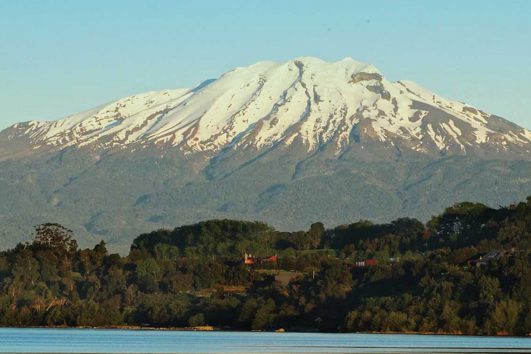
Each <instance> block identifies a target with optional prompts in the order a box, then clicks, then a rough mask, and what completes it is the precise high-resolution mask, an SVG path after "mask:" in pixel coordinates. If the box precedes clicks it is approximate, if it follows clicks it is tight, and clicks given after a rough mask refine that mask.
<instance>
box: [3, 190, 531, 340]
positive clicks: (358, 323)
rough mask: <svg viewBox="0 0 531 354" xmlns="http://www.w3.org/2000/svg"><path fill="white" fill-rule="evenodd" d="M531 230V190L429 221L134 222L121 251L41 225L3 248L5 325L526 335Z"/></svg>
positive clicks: (530, 314) (529, 328)
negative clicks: (506, 201)
mask: <svg viewBox="0 0 531 354" xmlns="http://www.w3.org/2000/svg"><path fill="white" fill-rule="evenodd" d="M530 236H531V197H528V198H527V200H526V201H525V202H521V203H518V204H516V205H511V206H508V207H500V208H498V209H493V208H489V207H487V206H485V205H482V204H477V203H468V202H465V203H459V204H456V205H454V206H452V207H449V208H447V209H446V210H445V211H444V212H443V213H442V214H440V215H438V216H435V217H433V218H432V219H431V220H430V221H428V222H427V223H422V222H420V221H418V220H415V219H410V218H402V219H398V220H395V221H393V222H390V223H385V224H374V223H372V222H370V221H367V220H360V221H358V222H355V223H352V224H348V225H341V226H337V227H335V228H332V229H326V228H325V227H324V225H323V224H322V223H314V224H312V225H311V226H310V228H309V229H308V230H306V231H298V232H280V231H277V230H275V229H274V228H272V227H270V226H268V225H266V224H264V223H261V222H249V221H236V220H210V221H205V222H200V223H197V224H194V225H186V226H181V227H177V228H175V229H174V230H157V231H153V232H151V233H147V234H142V235H140V236H138V237H137V238H136V239H135V240H134V241H133V243H132V245H131V249H130V252H129V254H128V255H127V256H120V255H118V254H111V253H109V252H108V250H107V247H106V245H105V243H104V242H103V241H102V242H100V243H99V244H97V245H95V246H94V247H93V248H91V249H79V247H78V245H77V242H76V241H75V240H74V235H73V233H72V231H70V230H68V229H67V228H65V227H63V226H61V225H58V224H53V223H49V224H43V225H39V226H37V227H36V228H35V231H34V235H33V242H31V243H21V244H18V245H17V246H16V247H15V248H13V249H10V250H6V251H3V252H0V325H2V326H160V327H196V326H206V325H209V326H214V327H217V328H226V329H240V330H274V329H278V328H283V329H286V330H292V331H297V330H298V331H313V330H319V331H329V332H357V331H378V332H405V331H408V332H435V333H464V334H480V335H493V334H510V335H527V334H529V333H531V267H530V264H531V253H530V246H531V243H530V241H531V237H530ZM244 254H251V255H254V256H256V257H260V259H268V258H267V257H269V256H272V255H276V256H278V257H274V258H270V259H274V261H273V262H270V261H264V262H255V263H254V264H245V262H244V261H243V255H244Z"/></svg>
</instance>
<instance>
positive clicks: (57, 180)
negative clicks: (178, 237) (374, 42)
mask: <svg viewBox="0 0 531 354" xmlns="http://www.w3.org/2000/svg"><path fill="white" fill-rule="evenodd" d="M530 142H531V133H530V131H529V130H527V129H524V128H521V127H519V126H517V125H515V124H513V123H511V122H508V121H506V120H504V119H503V118H500V117H497V116H495V115H490V114H488V113H485V112H483V111H481V110H480V109H477V108H474V107H471V106H469V105H466V104H464V103H460V102H456V101H450V100H447V99H445V98H442V97H440V96H438V95H436V94H434V93H432V92H430V91H428V90H427V89H424V88H422V87H420V86H419V85H416V84H414V83H412V82H409V81H398V82H390V81H388V80H387V79H386V78H385V77H384V76H383V75H382V73H380V72H379V71H378V70H377V69H376V68H375V67H374V66H372V65H368V64H364V63H360V62H356V61H354V60H352V59H348V58H347V59H344V60H341V61H338V62H335V63H327V62H324V61H322V60H319V59H316V58H298V59H296V60H293V61H289V62H286V63H275V62H259V63H256V64H254V65H251V66H249V67H245V68H237V69H234V70H232V71H230V72H228V73H225V74H224V75H222V76H221V77H220V78H218V79H216V80H208V81H205V82H204V83H202V84H201V85H199V86H197V87H195V88H192V89H178V90H165V91H160V92H149V93H145V94H139V95H134V96H131V97H126V98H124V99H121V100H118V101H116V102H112V103H109V104H106V105H103V106H100V107H97V108H94V109H92V110H89V111H86V112H82V113H79V114H75V115H72V116H69V117H66V118H64V119H60V120H58V121H53V122H40V121H31V122H25V123H19V124H15V125H14V126H12V127H10V128H8V129H6V130H4V131H2V132H0V182H1V183H2V188H1V189H0V200H2V203H0V224H1V225H3V228H2V229H1V230H0V246H2V245H13V244H14V243H15V242H17V241H20V240H21V239H23V238H25V237H26V238H27V237H29V233H30V230H31V227H32V226H33V225H35V224H37V223H40V222H50V221H52V222H60V223H62V224H64V225H65V226H67V227H69V228H72V229H73V230H74V231H75V232H76V233H77V235H78V239H80V241H81V243H82V244H92V243H94V242H95V241H98V240H99V239H101V238H103V239H105V240H107V241H108V242H110V245H111V247H114V248H115V249H118V250H122V248H121V247H122V246H123V247H128V245H129V244H130V241H131V240H132V238H133V237H135V236H136V235H137V234H138V233H140V232H143V231H148V230H152V229H155V228H157V227H173V226H175V225H179V224H182V223H192V222H195V221H198V220H203V219H207V218H242V219H255V220H263V221H266V222H268V223H270V224H272V225H274V226H275V227H278V228H281V229H297V228H306V227H307V226H308V224H309V223H311V222H312V221H315V220H321V221H324V222H325V223H327V224H330V225H332V224H334V225H335V224H340V223H343V222H350V221H352V220H353V219H356V218H369V219H373V220H377V221H387V220H390V219H393V218H397V217H402V216H413V217H418V218H421V219H424V220H425V219H427V218H429V217H430V216H431V215H433V214H435V213H438V212H440V211H442V208H443V207H446V206H447V205H450V204H452V203H453V202H457V201H461V200H471V201H478V202H483V203H487V204H490V205H493V206H497V205H498V204H499V205H506V204H510V203H512V202H515V201H519V200H522V199H523V198H525V197H526V196H527V195H530V194H531V179H530V177H529V176H531V158H530V157H531V154H530V149H531V143H530Z"/></svg>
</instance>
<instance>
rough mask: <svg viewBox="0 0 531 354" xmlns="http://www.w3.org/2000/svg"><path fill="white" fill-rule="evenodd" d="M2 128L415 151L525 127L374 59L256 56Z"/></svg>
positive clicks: (197, 144)
mask: <svg viewBox="0 0 531 354" xmlns="http://www.w3.org/2000/svg"><path fill="white" fill-rule="evenodd" d="M6 131H8V134H7V135H8V136H7V140H8V142H9V141H12V140H16V139H27V140H28V142H29V145H31V148H32V150H34V151H35V150H44V151H46V150H51V151H57V150H61V149H64V148H67V147H84V146H87V147H92V148H94V149H96V150H110V149H121V148H136V149H137V148H144V147H145V146H146V145H158V146H160V147H161V148H178V149H181V150H183V151H184V152H186V153H196V152H209V153H213V154H215V153H217V152H219V151H221V150H223V149H225V148H232V149H237V148H242V147H253V148H255V149H257V150H260V149H264V148H268V147H271V146H273V145H275V144H284V145H291V144H292V143H293V142H294V141H296V140H299V141H301V143H302V144H303V145H304V146H305V147H306V149H307V152H309V153H311V152H313V151H315V150H317V149H319V148H320V147H321V146H322V145H324V144H331V145H334V148H335V154H336V155H340V154H341V153H343V152H344V150H345V149H346V147H348V146H349V145H350V144H351V143H352V142H353V141H352V140H353V139H354V141H355V140H356V139H358V140H359V135H364V136H365V137H366V138H368V139H370V140H374V141H377V142H379V143H382V144H387V145H391V146H395V145H400V146H401V148H402V149H407V150H410V151H412V152H418V153H445V152H451V153H462V154H466V153H469V152H470V151H472V150H482V149H483V150H484V149H485V148H487V149H490V150H492V151H493V152H504V151H509V152H517V153H518V154H519V155H526V154H529V152H530V150H529V142H530V141H531V132H530V131H529V130H527V129H525V128H522V127H519V126H517V125H515V124H514V123H510V122H508V121H506V120H504V119H503V118H501V117H497V116H495V115H490V114H488V113H485V112H483V111H481V110H479V109H477V108H475V107H472V106H470V105H466V104H463V103H461V102H457V101H450V100H447V99H445V98H442V97H441V96H438V95H436V94H435V93H433V92H431V91H429V90H427V89H424V88H422V87H421V86H419V85H417V84H415V83H414V82H412V81H407V80H403V81H396V82H390V81H388V80H387V79H386V78H385V77H384V76H383V75H382V74H381V72H380V71H379V70H378V69H376V67H374V66H373V65H371V64H365V63H361V62H357V61H355V60H353V59H351V58H345V59H343V60H340V61H337V62H334V63H328V62H325V61H322V60H320V59H317V58H312V57H301V58H297V59H295V60H291V61H288V62H284V63H277V62H271V61H263V62H258V63H255V64H253V65H250V66H248V67H239V68H235V69H233V70H231V71H228V72H226V73H224V74H223V75H221V76H220V77H219V78H218V79H215V80H207V81H204V82H203V83H201V84H200V85H198V86H196V87H195V88H191V89H175V90H163V91H151V92H147V93H142V94H137V95H133V96H129V97H125V98H122V99H119V100H117V101H114V102H111V103H110V104H107V105H102V106H99V107H96V108H94V109H90V110H87V111H85V112H81V113H78V114H74V115H71V116H68V117H66V118H63V119H61V120H58V121H51V122H41V121H30V122H25V123H17V124H15V125H13V126H12V127H10V128H8V129H7V130H6ZM353 133H354V135H353ZM4 135H5V134H4ZM4 140H6V139H4ZM479 146H481V147H479ZM28 153H29V152H28ZM2 156H3V158H9V154H6V153H4V154H1V153H0V158H2Z"/></svg>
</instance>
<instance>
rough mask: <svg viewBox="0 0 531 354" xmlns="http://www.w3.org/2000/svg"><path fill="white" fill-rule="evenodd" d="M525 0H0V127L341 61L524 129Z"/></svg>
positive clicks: (530, 112) (528, 80)
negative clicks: (228, 75) (263, 68)
mask: <svg viewBox="0 0 531 354" xmlns="http://www.w3.org/2000/svg"><path fill="white" fill-rule="evenodd" d="M530 19H531V1H510V0H504V1H501V0H500V1H486V0H481V1H472V0H468V1H463V0H461V1H452V0H445V1H435V0H434V1H425V0H424V1H413V0H411V1H405V0H404V1H398V0H396V1H391V0H388V1H386V0H380V1H368V0H365V1H354V0H350V1H332V0H328V1H324V0H323V1H302V0H300V1H296V0H294V1H285V0H284V1H272V0H270V1H265V0H260V1H253V0H245V1H200V0H195V1H170V0H167V1H166V0H150V1H133V0H129V1H119V0H115V1H112V0H106V1H104V0H90V1H67V0H64V1H51V0H34V1H25V0H13V1H7V0H6V1H0V129H2V128H5V127H6V126H8V125H10V124H12V123H15V122H17V121H25V120H33V119H39V120H50V119H57V118H61V117H62V116H65V115H68V114H71V113H75V112H79V111H82V110H85V109H88V108H91V107H94V106H97V105H100V104H102V103H105V102H108V101H111V100H114V99H117V98H120V97H123V96H127V95H131V94H135V93H139V92H144V91H150V90H159V89H164V88H178V87H190V86H192V85H194V84H197V83H199V82H200V81H203V80H205V79H208V78H215V77H218V76H219V75H220V74H222V73H223V72H225V71H227V70H230V69H231V68H233V67H236V66H244V65H249V64H251V63H253V62H255V61H259V60H277V61H285V60H289V59H293V58H295V57H299V56H317V57H320V58H322V59H325V60H333V61H335V60H339V59H341V58H344V57H347V56H350V57H353V58H354V59H356V60H361V61H365V62H369V63H372V64H374V65H375V66H376V67H378V68H379V69H380V70H381V71H382V72H383V73H384V75H386V76H387V77H388V78H389V79H391V80H400V79H409V80H413V81H415V82H417V83H419V84H421V85H423V86H425V87H427V88H429V89H431V90H433V91H435V92H437V93H438V94H440V95H442V96H445V97H447V98H451V99H456V100H460V101H465V102H467V103H470V104H473V105H475V106H478V107H480V108H482V109H484V110H486V111H488V112H491V113H494V114H498V115H501V116H503V117H506V118H508V119H510V120H512V121H514V122H516V123H518V124H520V125H523V126H525V127H527V128H531V20H530Z"/></svg>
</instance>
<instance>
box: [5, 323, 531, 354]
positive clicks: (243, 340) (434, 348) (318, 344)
mask: <svg viewBox="0 0 531 354" xmlns="http://www.w3.org/2000/svg"><path fill="white" fill-rule="evenodd" d="M412 352H417V353H531V338H515V337H469V336H443V335H406V334H330V333H270V332H187V331H154V330H117V329H55V328H53V329H47V328H0V353H412Z"/></svg>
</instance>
